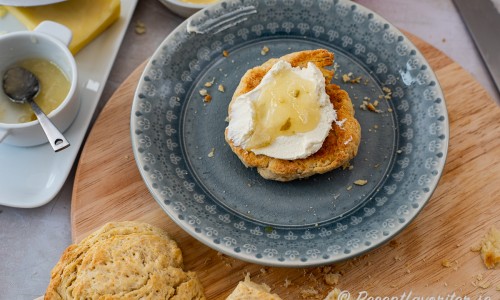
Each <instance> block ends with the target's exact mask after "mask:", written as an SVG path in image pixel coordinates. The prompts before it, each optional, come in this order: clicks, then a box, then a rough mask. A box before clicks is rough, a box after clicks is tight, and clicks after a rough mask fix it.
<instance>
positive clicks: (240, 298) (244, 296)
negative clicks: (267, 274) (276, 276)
mask: <svg viewBox="0 0 500 300" xmlns="http://www.w3.org/2000/svg"><path fill="white" fill-rule="evenodd" d="M226 300H281V298H280V297H279V296H278V295H276V294H271V288H270V287H269V286H267V285H266V284H257V283H255V282H252V281H251V280H250V276H249V275H248V274H247V275H246V276H245V281H240V282H239V283H238V285H237V286H236V288H235V289H234V291H233V292H232V293H231V294H230V295H229V296H228V297H227V298H226Z"/></svg>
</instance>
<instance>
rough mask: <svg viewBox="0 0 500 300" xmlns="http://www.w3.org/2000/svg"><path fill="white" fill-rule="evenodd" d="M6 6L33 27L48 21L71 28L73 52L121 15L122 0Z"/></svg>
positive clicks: (72, 1)
mask: <svg viewBox="0 0 500 300" xmlns="http://www.w3.org/2000/svg"><path fill="white" fill-rule="evenodd" d="M6 8H7V10H8V11H9V12H10V13H11V14H13V15H14V16H15V17H16V18H17V19H19V21H21V22H22V23H23V24H24V25H25V26H26V27H27V28H28V29H30V30H33V29H34V28H35V27H36V26H38V24H40V23H41V22H42V21H45V20H51V21H54V22H57V23H60V24H63V25H65V26H66V27H68V28H69V29H71V31H72V32H73V40H72V41H71V43H70V45H69V49H70V50H71V52H72V53H73V54H76V53H78V51H80V49H82V48H83V47H85V45H87V44H88V43H90V42H91V41H92V40H93V39H94V38H95V37H97V36H98V35H99V34H101V33H102V32H103V31H104V30H105V29H106V28H108V27H109V26H110V25H111V24H113V23H114V22H115V21H116V20H117V19H118V18H119V17H120V0H67V1H64V2H59V3H55V4H50V5H43V6H32V7H13V6H6Z"/></svg>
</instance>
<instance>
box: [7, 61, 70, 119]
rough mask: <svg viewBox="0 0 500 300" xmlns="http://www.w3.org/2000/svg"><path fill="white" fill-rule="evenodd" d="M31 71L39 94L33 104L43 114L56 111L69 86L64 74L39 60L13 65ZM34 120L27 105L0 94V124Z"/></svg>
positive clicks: (51, 64) (55, 67)
mask: <svg viewBox="0 0 500 300" xmlns="http://www.w3.org/2000/svg"><path fill="white" fill-rule="evenodd" d="M15 65H16V66H20V67H23V68H25V69H27V70H29V71H31V72H32V73H33V74H35V76H36V77H37V78H38V81H39V83H40V92H39V93H38V95H37V96H36V97H35V99H34V100H35V102H36V104H38V106H40V108H41V109H42V110H43V112H44V113H45V114H47V115H48V114H49V113H50V112H52V111H53V110H54V109H56V108H57V107H58V106H59V105H60V104H61V103H62V102H63V101H64V99H65V98H66V96H67V95H68V92H69V90H70V87H71V84H70V82H69V79H68V78H67V77H66V75H65V74H64V72H63V71H62V70H61V69H60V68H59V67H58V66H57V65H56V64H54V63H53V62H50V61H48V60H45V59H40V58H31V59H27V60H23V61H20V62H18V63H16V64H15ZM34 120H36V116H35V114H34V113H33V111H32V110H31V106H30V105H29V104H28V103H24V104H17V103H13V102H12V101H11V100H9V98H8V97H7V96H6V95H5V94H4V93H3V92H2V93H1V94H0V123H9V124H15V123H25V122H30V121H34Z"/></svg>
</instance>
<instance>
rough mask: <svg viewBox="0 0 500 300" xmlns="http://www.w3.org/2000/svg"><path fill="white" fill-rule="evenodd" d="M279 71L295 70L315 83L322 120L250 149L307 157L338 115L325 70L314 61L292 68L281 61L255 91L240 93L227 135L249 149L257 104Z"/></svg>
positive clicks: (286, 156) (278, 155) (272, 154)
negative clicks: (307, 127)
mask: <svg viewBox="0 0 500 300" xmlns="http://www.w3.org/2000/svg"><path fill="white" fill-rule="evenodd" d="M279 72H293V73H295V74H296V75H298V76H300V77H301V78H302V79H303V80H308V81H311V82H313V83H314V89H313V95H314V98H315V99H316V101H318V103H319V107H320V119H319V122H318V124H317V126H316V127H315V128H314V129H312V130H310V131H307V132H302V133H300V132H299V133H295V134H292V135H281V136H278V137H276V139H274V141H272V142H271V143H270V144H269V145H266V146H264V147H260V148H256V149H250V150H249V151H252V152H254V153H255V154H263V155H266V156H269V157H273V158H278V159H286V160H294V159H300V158H306V157H308V156H310V155H312V154H314V153H316V152H317V151H318V150H319V149H320V148H321V146H322V145H323V142H324V141H325V139H326V137H327V136H328V134H329V132H330V129H331V127H332V122H334V121H336V118H337V114H336V112H335V110H334V108H333V105H332V104H331V102H330V98H329V96H328V95H327V94H326V91H325V79H324V77H323V74H322V73H321V70H319V69H318V67H316V65H314V64H313V63H308V65H307V67H306V68H299V67H296V68H294V67H292V66H291V65H290V64H289V63H288V62H285V61H278V62H277V63H276V64H275V65H274V66H273V67H272V68H271V69H270V70H269V71H268V72H267V73H266V75H265V76H264V77H263V78H262V81H261V82H260V84H259V85H258V86H257V87H255V88H254V89H253V90H252V91H250V92H248V93H246V94H243V95H240V96H239V97H237V98H236V99H234V100H233V103H232V104H231V108H230V111H229V125H228V126H227V135H228V138H229V139H230V140H232V142H233V143H234V145H235V146H238V147H242V148H243V149H247V148H248V147H247V146H248V145H249V142H250V140H251V138H252V136H253V134H254V133H255V127H256V124H255V119H256V118H255V114H256V109H255V103H256V101H257V100H258V99H259V96H260V95H261V94H262V92H263V90H264V89H265V87H266V86H267V85H269V84H270V83H271V82H273V80H275V78H276V76H277V74H278V73H279Z"/></svg>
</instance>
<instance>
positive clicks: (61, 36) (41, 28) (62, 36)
mask: <svg viewBox="0 0 500 300" xmlns="http://www.w3.org/2000/svg"><path fill="white" fill-rule="evenodd" d="M34 31H35V32H38V33H44V34H46V35H50V36H51V37H53V38H56V39H57V40H59V41H60V42H61V43H63V44H64V45H66V46H68V45H69V43H71V40H72V39H73V33H72V32H71V29H69V28H68V27H66V26H64V25H62V24H59V23H56V22H52V21H43V22H42V23H40V24H38V26H37V27H36V28H35V30H34Z"/></svg>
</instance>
